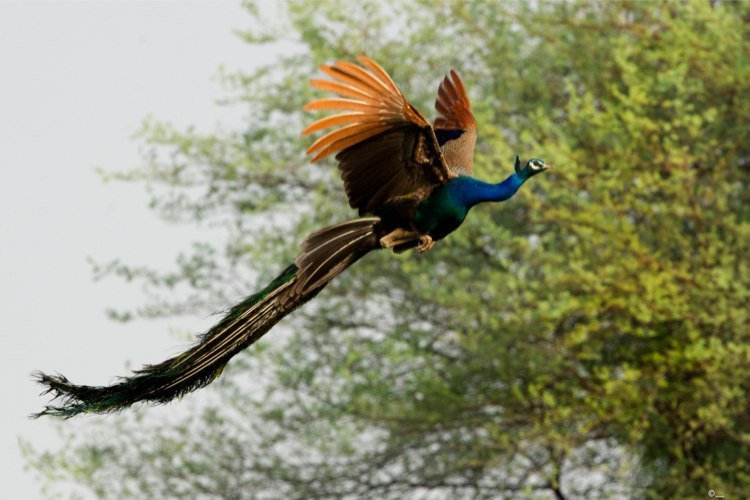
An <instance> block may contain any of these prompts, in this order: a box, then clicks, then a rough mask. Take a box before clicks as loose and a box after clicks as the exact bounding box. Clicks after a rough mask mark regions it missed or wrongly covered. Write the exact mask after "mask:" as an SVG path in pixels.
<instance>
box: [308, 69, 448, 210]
mask: <svg viewBox="0 0 750 500" xmlns="http://www.w3.org/2000/svg"><path fill="white" fill-rule="evenodd" d="M357 59H358V60H359V62H360V63H361V65H357V64H353V63H348V62H337V63H336V64H334V65H333V66H325V65H324V66H321V69H322V70H323V72H325V73H326V74H328V75H329V76H330V77H331V78H332V79H333V80H313V81H312V82H311V83H312V85H313V86H314V87H317V88H319V89H321V90H326V91H329V92H333V93H335V94H338V95H339V96H341V97H334V98H325V99H317V100H314V101H311V102H310V103H308V104H307V105H306V106H305V107H304V109H305V110H306V111H312V110H315V111H317V110H329V109H335V110H343V111H345V112H344V113H342V114H337V115H333V116H329V117H326V118H322V119H320V120H318V121H316V122H315V123H313V124H312V125H310V126H309V127H307V128H306V129H305V130H304V131H303V132H302V134H303V135H306V134H310V133H312V132H317V131H319V130H323V129H327V128H330V127H339V126H341V127H340V128H336V129H335V130H333V131H332V132H329V133H328V134H326V135H324V136H323V137H321V138H319V139H318V140H316V141H315V142H314V143H313V145H312V146H310V148H309V149H308V150H307V153H308V154H314V157H313V159H312V161H318V160H320V159H321V158H325V157H326V156H328V155H330V154H332V153H338V154H337V155H336V159H337V160H338V162H339V169H340V170H341V177H342V179H343V180H344V189H345V190H346V195H347V197H348V198H349V205H350V206H351V207H352V208H357V209H359V212H360V214H363V213H367V212H372V211H373V210H375V209H376V208H378V207H380V206H382V205H383V204H384V203H386V202H387V201H388V200H392V199H394V198H398V197H403V196H417V197H421V196H426V195H427V194H429V192H430V191H431V190H432V188H434V187H435V186H437V185H440V184H443V183H445V182H447V181H448V179H450V178H452V177H455V174H454V173H453V172H451V171H450V170H449V169H448V167H447V165H446V163H445V161H444V159H443V156H442V151H441V149H440V145H439V143H438V140H437V137H436V136H435V132H434V130H433V129H432V125H430V122H429V121H427V119H426V118H425V117H424V116H423V115H422V114H421V113H420V112H419V111H417V109H416V108H414V106H412V105H411V104H409V102H408V101H407V100H406V98H405V97H404V95H403V94H402V93H401V91H400V90H399V88H398V87H397V86H396V84H395V83H394V82H393V80H392V79H391V77H390V76H388V73H386V72H385V70H384V69H383V68H381V67H380V66H379V65H378V64H377V63H376V62H375V61H373V60H372V59H369V58H367V57H365V56H359V57H358V58H357ZM342 125H343V126H342Z"/></svg>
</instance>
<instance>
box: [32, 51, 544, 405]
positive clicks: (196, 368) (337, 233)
mask: <svg viewBox="0 0 750 500" xmlns="http://www.w3.org/2000/svg"><path fill="white" fill-rule="evenodd" d="M357 61H358V63H359V64H357V63H355V62H345V61H339V62H336V63H334V64H332V65H323V66H321V70H322V72H323V73H324V74H326V75H327V76H328V77H329V78H327V79H315V80H312V81H311V84H312V86H313V87H315V88H317V89H320V90H323V91H326V92H330V93H331V94H333V96H331V97H325V98H320V99H316V100H313V101H311V102H309V103H308V104H307V105H305V106H304V110H306V111H328V110H338V111H340V113H339V114H334V115H332V116H327V117H324V118H321V119H319V120H317V121H315V122H314V123H312V124H311V125H310V126H309V127H307V128H306V129H304V130H303V131H302V134H303V135H307V134H312V133H315V132H319V131H322V130H326V129H333V130H332V131H330V132H328V133H326V134H325V135H323V136H322V137H320V138H318V139H317V140H316V141H315V142H313V143H312V145H311V146H310V148H309V149H308V150H307V153H308V154H310V155H312V160H311V161H312V162H317V161H319V160H322V159H323V158H326V157H328V156H329V155H332V154H335V159H336V161H337V162H338V168H339V170H340V172H341V178H342V180H343V183H344V190H345V192H346V196H347V198H348V200H349V205H350V206H351V208H353V209H356V210H357V211H358V213H359V218H355V219H353V220H348V221H346V222H341V223H339V224H335V225H333V226H330V227H325V228H323V229H320V230H319V231H316V232H314V233H312V234H310V235H308V236H307V237H306V238H305V239H304V241H303V242H302V244H301V245H300V246H301V251H300V252H299V254H298V256H297V258H296V259H295V260H294V263H292V264H290V265H289V266H288V267H286V269H284V270H283V271H282V272H281V274H279V275H278V277H276V279H274V280H273V281H271V283H270V284H269V285H268V286H266V287H265V288H264V289H262V290H261V291H259V292H257V293H255V294H253V295H250V296H249V297H247V298H245V299H244V300H243V301H241V302H240V303H238V304H236V305H234V306H233V307H231V308H229V309H228V311H227V312H226V313H225V315H224V316H223V317H222V319H221V320H220V321H219V322H218V323H217V324H216V325H215V326H213V327H212V328H210V329H209V330H208V331H207V332H205V333H203V334H202V335H200V336H199V337H198V339H197V341H196V343H195V344H194V345H193V346H192V347H190V348H189V349H187V350H186V351H185V352H183V353H181V354H179V355H177V356H175V357H173V358H171V359H168V360H166V361H164V362H162V363H159V364H155V365H146V366H144V367H142V368H141V369H140V370H137V371H135V372H133V373H132V374H131V375H130V376H127V377H122V378H119V379H118V380H117V382H116V383H113V384H112V385H109V386H87V385H75V384H73V383H71V382H70V381H69V380H68V379H67V378H66V377H64V376H62V375H59V374H58V375H48V374H45V373H42V372H35V373H34V376H35V378H36V379H37V381H38V382H39V383H41V384H42V385H43V386H44V387H45V389H46V390H45V392H44V393H43V394H48V393H51V395H52V397H53V399H52V401H53V402H54V401H55V400H58V403H57V404H52V403H50V404H48V405H47V406H45V408H44V410H42V411H41V412H39V413H36V414H34V415H33V416H34V417H39V416H42V415H54V416H61V417H66V418H68V417H72V416H75V415H78V414H80V413H108V412H115V411H119V410H122V409H124V408H127V407H129V406H130V405H132V404H134V403H138V402H150V403H154V404H156V403H166V402H168V401H171V400H173V399H175V398H178V397H180V396H183V395H185V394H187V393H188V392H191V391H194V390H196V389H198V388H201V387H204V386H206V385H208V384H209V383H211V382H212V381H213V380H215V379H216V378H217V377H218V376H219V375H220V374H221V372H222V370H223V369H224V367H225V366H226V365H227V363H228V362H229V360H230V359H231V358H232V357H233V356H235V355H236V354H237V353H239V352H240V351H242V350H243V349H246V348H247V347H248V346H249V345H251V344H253V343H254V342H256V341H257V340H258V339H260V338H261V337H262V336H263V335H264V334H265V333H266V332H267V331H268V330H270V329H271V328H272V327H273V326H274V325H275V324H276V323H278V322H279V321H280V320H281V319H282V318H284V317H285V316H286V315H288V314H290V313H291V312H292V311H294V310H295V309H296V308H298V307H300V306H301V305H302V304H304V303H306V302H307V301H309V300H311V299H312V298H313V297H315V296H316V295H317V294H318V293H320V291H321V290H322V289H323V288H324V287H325V286H326V285H327V284H328V283H329V282H330V281H331V280H332V279H333V278H335V277H336V276H337V275H339V274H340V273H341V272H342V271H344V270H345V269H346V268H348V267H349V266H351V265H352V264H354V263H355V262H357V261H358V260H359V259H361V258H362V257H364V256H365V255H366V254H368V253H369V252H371V251H373V250H379V249H388V248H389V249H392V250H393V251H394V252H397V253H400V252H404V251H406V250H409V249H416V251H418V252H426V251H428V250H429V249H430V248H432V246H433V245H434V244H435V242H436V241H439V240H441V239H443V238H445V237H446V236H447V235H449V234H450V233H451V232H453V231H455V230H456V229H457V228H458V227H459V226H460V225H461V223H462V222H463V221H464V219H465V218H466V216H467V214H468V213H469V210H470V209H471V208H472V207H473V206H474V205H477V204H478V203H482V202H490V201H494V202H498V201H504V200H507V199H508V198H510V197H512V196H513V195H514V194H515V193H516V192H517V191H518V189H519V188H520V187H521V186H522V185H523V183H524V182H526V181H527V180H529V179H530V178H531V177H533V176H535V175H537V174H539V173H541V172H543V171H545V170H547V169H548V168H549V165H548V164H546V163H545V162H544V161H542V160H540V159H537V158H532V159H530V160H528V161H527V162H525V163H524V164H523V165H522V164H521V161H520V159H519V158H518V156H516V158H515V165H514V172H513V173H512V174H511V175H510V176H508V177H507V178H506V179H505V180H504V181H502V182H500V183H497V184H494V183H488V182H484V181H481V180H479V179H475V178H474V177H472V163H473V157H474V145H475V142H476V137H477V125H476V120H475V118H474V115H473V114H472V112H471V106H470V103H469V97H468V95H467V92H466V88H465V86H464V84H463V82H462V81H461V78H460V77H459V75H458V73H457V72H456V71H455V70H450V72H449V73H448V74H447V75H446V76H445V78H444V79H443V80H442V82H441V83H440V86H439V89H438V95H437V99H436V101H435V109H436V110H437V118H436V119H435V122H434V125H433V124H430V122H429V121H428V120H427V118H425V116H424V115H423V114H422V113H420V112H419V111H418V110H417V109H416V108H415V107H414V106H412V105H411V104H410V103H409V101H407V100H406V98H405V97H404V94H403V93H402V92H401V90H400V89H399V88H398V87H397V86H396V84H395V83H394V82H393V80H392V79H391V77H390V76H389V75H388V73H387V72H386V71H385V70H384V69H383V68H382V67H381V66H380V65H379V64H377V63H376V62H375V61H373V60H372V59H370V58H368V57H366V56H364V55H362V56H359V57H358V58H357Z"/></svg>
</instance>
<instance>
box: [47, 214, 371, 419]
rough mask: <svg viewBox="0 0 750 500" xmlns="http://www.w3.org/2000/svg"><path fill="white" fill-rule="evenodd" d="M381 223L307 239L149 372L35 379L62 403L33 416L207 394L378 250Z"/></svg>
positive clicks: (349, 225) (354, 224) (364, 222)
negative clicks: (107, 378) (267, 337)
mask: <svg viewBox="0 0 750 500" xmlns="http://www.w3.org/2000/svg"><path fill="white" fill-rule="evenodd" d="M378 221H379V219H377V218H364V219H356V220H353V221H347V222H344V223H342V224H337V225H335V226H331V227H327V228H325V229H322V230H320V231H317V232H315V233H313V234H311V235H310V236H308V237H307V238H306V239H305V241H304V242H303V243H302V252H301V253H300V255H299V257H297V259H296V261H295V263H294V264H291V265H289V266H288V267H287V268H286V269H284V270H283V271H282V272H281V274H279V275H278V276H277V277H276V278H275V279H274V280H273V281H271V283H269V284H268V286H266V287H265V288H264V289H263V290H261V291H259V292H257V293H255V294H253V295H250V296H249V297H247V298H245V299H244V300H243V301H242V302H240V303H239V304H237V305H235V306H233V307H231V308H230V309H229V310H228V311H227V313H226V314H225V315H224V317H223V318H222V319H221V320H220V321H219V323H217V324H216V325H215V326H213V327H212V328H211V329H210V330H208V331H207V332H205V333H204V334H202V335H201V336H199V337H198V340H197V341H196V343H195V345H193V346H192V347H191V348H190V349H188V350H187V351H185V352H183V353H182V354H179V355H177V356H175V357H173V358H170V359H168V360H166V361H163V362H161V363H159V364H156V365H146V366H144V367H143V368H141V369H140V370H137V371H135V372H134V373H133V374H132V375H131V376H128V377H122V378H120V379H119V381H118V382H116V383H114V384H112V385H108V386H88V385H76V384H73V383H71V382H70V381H69V380H68V379H67V378H66V377H64V376H62V375H59V374H58V375H48V374H45V373H42V372H36V373H35V374H34V376H35V378H36V379H37V381H38V382H39V383H41V384H42V385H43V386H45V387H46V390H45V393H50V394H52V395H53V399H59V400H60V404H59V405H52V404H50V405H47V406H46V407H45V409H44V410H42V411H41V412H39V413H36V414H34V415H32V416H33V417H35V418H37V417H40V416H42V415H54V416H59V417H65V418H70V417H73V416H75V415H78V414H80V413H111V412H117V411H120V410H123V409H125V408H127V407H129V406H131V405H132V404H134V403H139V402H150V403H166V402H168V401H171V400H173V399H175V398H179V397H180V396H183V395H184V394H187V393H189V392H192V391H194V390H196V389H199V388H201V387H205V386H206V385H208V384H210V383H211V382H212V381H213V380H215V379H216V378H217V377H218V376H219V375H220V374H221V372H222V370H223V369H224V367H225V366H226V365H227V363H228V362H229V360H230V359H231V358H232V357H233V356H235V355H236V354H238V353H239V352H240V351H242V350H244V349H246V348H247V347H248V346H250V345H251V344H253V343H254V342H255V341H257V340H258V339H259V338H261V337H262V336H263V335H264V334H265V333H266V332H267V331H268V330H270V329H271V328H272V327H273V326H274V325H275V324H276V323H278V322H279V321H280V320H281V319H282V318H284V317H285V316H286V315H288V314H289V313H291V312H292V311H294V310H295V309H296V308H298V307H300V306H301V305H302V304H304V303H305V302H307V301H309V300H310V299H312V298H313V297H315V296H316V295H317V294H318V293H319V292H320V291H321V290H322V289H323V287H325V286H326V285H327V284H328V282H330V281H331V280H332V279H333V278H334V277H335V276H337V275H338V274H339V273H341V272H342V271H343V270H344V269H346V268H347V267H349V266H350V265H351V264H353V263H354V262H356V261H357V260H358V259H360V258H361V257H363V256H364V255H365V254H367V253H368V252H369V251H371V250H373V249H375V248H378V247H379V243H378V239H377V237H376V235H375V224H376V223H377V222H378Z"/></svg>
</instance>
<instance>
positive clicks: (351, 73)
mask: <svg viewBox="0 0 750 500" xmlns="http://www.w3.org/2000/svg"><path fill="white" fill-rule="evenodd" d="M357 59H358V60H359V62H360V63H361V64H362V66H358V65H356V64H352V63H348V62H344V61H339V62H337V63H336V64H334V65H333V66H326V65H323V66H321V70H322V71H323V72H324V73H326V74H328V75H329V76H331V77H332V78H334V79H335V80H336V81H327V80H312V82H311V83H312V85H313V86H314V87H316V88H319V89H321V90H327V91H329V92H334V93H336V94H338V95H340V96H342V98H325V99H316V100H314V101H311V102H309V103H307V105H305V107H304V109H305V110H306V111H312V110H328V109H335V110H342V111H346V113H341V114H338V115H333V116H329V117H326V118H321V119H320V120H318V121H316V122H314V123H312V124H311V125H310V126H309V127H307V128H306V129H305V130H303V131H302V135H307V134H310V133H312V132H317V131H319V130H323V129H326V128H329V127H335V126H337V125H344V124H346V126H344V127H342V128H339V129H336V130H334V131H333V132H330V133H328V134H326V135H324V136H323V137H321V138H320V139H318V140H317V141H315V142H314V143H313V144H312V146H310V148H309V149H308V150H307V154H315V156H314V157H313V159H312V161H313V162H315V161H318V160H320V159H321V158H325V157H326V156H328V155H330V154H332V153H336V152H338V151H341V150H342V149H345V148H347V147H349V146H352V145H354V144H357V143H359V142H362V141H365V140H367V139H369V138H370V137H373V136H375V135H377V134H380V133H382V132H384V131H386V130H389V129H393V128H397V127H399V126H401V125H404V124H413V125H417V126H419V127H425V126H429V125H430V122H429V121H427V119H426V118H425V117H424V116H423V115H422V114H421V113H420V112H419V111H417V110H416V109H414V107H413V106H412V105H411V104H409V102H408V101H407V100H406V98H405V97H404V95H403V94H402V93H401V91H400V90H399V88H398V87H397V86H396V84H395V83H394V82H393V80H392V79H391V77H390V76H388V73H386V71H385V70H384V69H383V68H381V67H380V66H379V65H378V64H377V63H376V62H375V61H373V60H372V59H370V58H368V57H365V56H359V57H357Z"/></svg>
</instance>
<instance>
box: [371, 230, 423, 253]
mask: <svg viewBox="0 0 750 500" xmlns="http://www.w3.org/2000/svg"><path fill="white" fill-rule="evenodd" d="M419 237H420V235H419V233H418V232H416V231H410V230H408V229H404V228H400V227H399V228H397V229H394V230H393V231H391V232H390V233H388V234H386V235H385V236H383V237H382V238H380V246H382V247H383V248H393V247H397V246H399V245H404V244H406V243H411V242H413V241H415V240H418V239H419Z"/></svg>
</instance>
